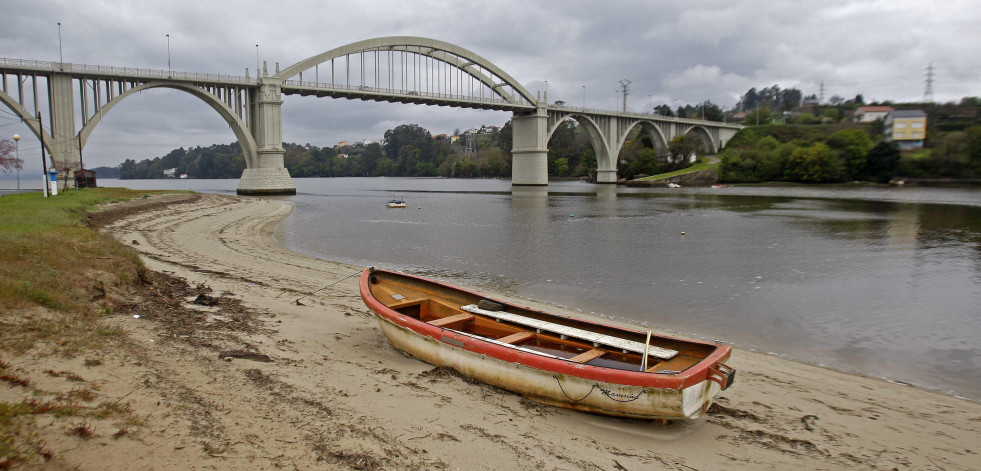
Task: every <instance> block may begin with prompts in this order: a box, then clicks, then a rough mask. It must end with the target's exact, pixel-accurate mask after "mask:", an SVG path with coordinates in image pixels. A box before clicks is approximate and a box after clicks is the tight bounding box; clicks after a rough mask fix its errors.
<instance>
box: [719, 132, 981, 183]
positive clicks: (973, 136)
mask: <svg viewBox="0 0 981 471" xmlns="http://www.w3.org/2000/svg"><path fill="white" fill-rule="evenodd" d="M880 136H881V131H880V130H879V128H878V125H877V124H875V123H873V124H867V125H857V124H856V125H852V126H844V125H835V126H817V127H799V126H790V125H771V126H759V127H751V128H746V129H743V130H742V131H740V133H739V134H738V135H737V136H736V137H734V138H733V139H732V140H731V141H730V142H729V145H728V146H727V149H726V150H725V151H723V152H722V153H721V154H720V155H719V159H720V164H719V178H720V180H721V181H724V182H731V183H756V182H768V181H786V182H801V183H836V182H846V181H855V180H860V181H874V182H880V183H886V182H888V181H889V180H890V179H892V178H894V177H896V176H902V177H907V178H909V177H919V178H962V179H971V178H975V179H976V178H981V125H975V126H970V127H968V128H966V129H964V130H963V131H954V132H950V133H944V134H943V135H940V136H937V137H936V140H937V143H935V145H933V146H932V147H930V148H927V149H922V150H919V151H912V152H901V151H900V150H899V148H898V147H896V145H895V144H894V143H889V142H884V141H881V140H878V138H879V137H880Z"/></svg>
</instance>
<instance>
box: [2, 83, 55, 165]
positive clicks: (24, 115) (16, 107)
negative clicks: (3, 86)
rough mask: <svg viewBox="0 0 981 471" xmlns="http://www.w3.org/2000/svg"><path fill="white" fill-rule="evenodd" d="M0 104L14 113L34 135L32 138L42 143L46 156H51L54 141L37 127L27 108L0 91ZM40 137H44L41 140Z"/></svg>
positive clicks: (35, 118)
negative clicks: (46, 152)
mask: <svg viewBox="0 0 981 471" xmlns="http://www.w3.org/2000/svg"><path fill="white" fill-rule="evenodd" d="M0 102H2V103H3V104H5V105H7V107H8V108H10V109H11V110H12V111H13V112H14V113H16V114H17V116H19V117H20V119H21V120H22V121H23V122H24V124H26V125H27V127H28V128H30V130H31V132H33V133H34V137H37V138H38V139H41V140H43V141H44V148H45V150H47V151H48V154H51V147H50V145H51V143H52V142H54V139H53V138H52V137H51V134H50V133H48V132H47V131H45V130H44V128H42V127H40V126H38V121H37V117H35V116H33V115H31V114H30V113H29V112H28V111H27V108H24V107H23V106H21V104H20V103H18V102H17V100H14V97H12V96H10V95H8V94H7V93H6V92H3V91H0ZM42 136H43V137H44V138H43V139H42Z"/></svg>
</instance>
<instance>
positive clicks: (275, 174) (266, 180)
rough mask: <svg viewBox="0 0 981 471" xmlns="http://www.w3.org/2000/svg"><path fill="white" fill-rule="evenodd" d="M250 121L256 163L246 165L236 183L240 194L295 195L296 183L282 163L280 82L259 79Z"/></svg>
mask: <svg viewBox="0 0 981 471" xmlns="http://www.w3.org/2000/svg"><path fill="white" fill-rule="evenodd" d="M253 93H254V94H255V96H253V97H252V100H251V102H252V103H254V107H253V109H252V110H251V111H252V113H251V116H252V122H251V123H249V124H250V125H249V127H250V128H251V131H252V137H253V138H255V142H256V147H258V151H257V156H256V160H257V162H252V163H251V165H247V166H246V167H247V168H246V169H245V171H244V172H242V178H241V179H240V180H239V182H238V189H237V190H236V193H238V194H240V195H295V194H296V184H295V183H293V178H292V177H290V172H289V170H287V169H286V167H285V165H284V163H283V157H284V155H285V154H286V151H285V150H283V121H282V116H283V109H282V108H283V97H282V96H283V89H282V80H281V79H278V78H273V77H268V76H267V77H263V78H262V79H260V82H259V88H258V89H257V90H255V91H254V92H253Z"/></svg>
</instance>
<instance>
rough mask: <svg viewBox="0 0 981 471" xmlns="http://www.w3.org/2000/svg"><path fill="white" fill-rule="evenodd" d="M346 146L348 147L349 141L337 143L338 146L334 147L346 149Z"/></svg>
mask: <svg viewBox="0 0 981 471" xmlns="http://www.w3.org/2000/svg"><path fill="white" fill-rule="evenodd" d="M345 146H347V141H339V142H338V143H337V145H336V146H334V147H335V148H341V147H345Z"/></svg>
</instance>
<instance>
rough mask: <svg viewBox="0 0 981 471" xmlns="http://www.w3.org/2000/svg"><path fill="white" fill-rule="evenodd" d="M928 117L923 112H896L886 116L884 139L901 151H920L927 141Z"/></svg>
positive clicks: (883, 131)
mask: <svg viewBox="0 0 981 471" xmlns="http://www.w3.org/2000/svg"><path fill="white" fill-rule="evenodd" d="M926 126H927V115H926V113H924V112H923V110H896V111H893V112H891V113H889V114H888V115H886V121H885V123H884V129H883V130H882V139H883V140H884V141H886V142H895V143H896V144H899V148H900V149H920V148H922V147H923V140H924V139H926Z"/></svg>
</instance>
